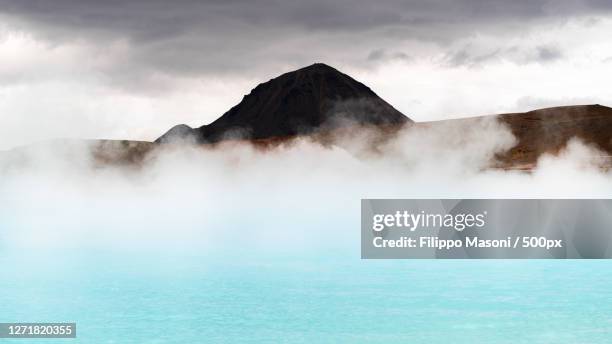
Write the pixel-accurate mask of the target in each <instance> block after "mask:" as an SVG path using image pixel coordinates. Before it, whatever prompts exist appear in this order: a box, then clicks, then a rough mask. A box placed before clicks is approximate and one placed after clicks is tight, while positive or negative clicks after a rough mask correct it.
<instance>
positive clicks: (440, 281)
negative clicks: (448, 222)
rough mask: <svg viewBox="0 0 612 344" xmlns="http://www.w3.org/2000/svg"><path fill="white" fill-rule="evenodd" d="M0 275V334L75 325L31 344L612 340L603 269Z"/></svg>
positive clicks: (230, 262)
mask: <svg viewBox="0 0 612 344" xmlns="http://www.w3.org/2000/svg"><path fill="white" fill-rule="evenodd" d="M0 265H1V266H2V278H1V279H0V291H1V293H0V322H17V321H22V322H32V321H48V322H59V321H66V322H76V323H77V329H78V330H77V333H78V338H77V339H76V340H70V339H61V340H40V339H35V340H30V341H32V342H35V343H64V342H66V343H68V342H70V343H75V342H78V343H609V342H610V341H611V340H612V288H611V286H612V274H610V271H612V262H611V261H587V260H581V261H577V260H576V261H561V260H558V261H552V260H547V261H543V260H540V261H535V260H532V261H526V260H523V261H500V260H497V261H495V260H489V261H478V260H473V261H444V260H421V261H416V260H405V261H366V260H361V259H360V258H359V253H358V252H356V251H354V250H350V249H342V250H340V251H332V250H329V251H325V250H323V251H322V250H316V252H315V251H311V252H309V251H308V250H302V251H297V252H295V253H291V252H289V253H288V252H284V253H280V252H279V253H276V254H274V253H272V254H262V253H261V252H243V253H242V254H237V253H236V252H234V253H231V254H230V253H227V254H221V253H217V254H208V255H207V254H204V253H201V254H197V253H196V254H194V253H189V254H187V253H185V254H180V253H177V252H174V253H166V252H164V251H160V252H156V253H151V252H147V253H125V252H123V253H118V252H112V251H73V252H66V251H64V252H61V254H58V252H52V251H50V252H43V253H40V252H38V253H36V254H33V253H32V252H23V251H22V252H7V251H4V252H3V253H2V254H1V255H0ZM5 341H7V342H15V343H25V342H27V340H23V339H21V340H10V341H9V340H5Z"/></svg>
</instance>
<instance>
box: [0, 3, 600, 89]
mask: <svg viewBox="0 0 612 344" xmlns="http://www.w3.org/2000/svg"><path fill="white" fill-rule="evenodd" d="M611 8H612V5H610V4H609V2H606V1H588V0H584V1H573V2H565V3H564V4H561V3H560V2H558V1H552V0H529V1H528V0H520V1H505V0H486V1H485V0H433V1H416V0H413V1H400V0H386V1H378V2H376V3H372V2H371V1H367V0H356V1H354V0H336V1H333V2H330V1H324V0H314V1H308V2H306V1H297V0H295V1H281V0H256V1H247V0H239V1H222V0H208V1H196V0H179V1H172V2H169V1H165V0H163V1H162V0H132V1H119V0H109V1H96V0H54V1H36V0H0V19H2V20H3V21H4V22H5V23H8V25H10V26H11V27H17V28H22V29H23V30H27V31H29V32H34V33H35V34H36V35H37V36H38V37H41V39H44V40H45V41H48V42H51V44H63V43H66V42H87V44H90V45H92V46H93V47H94V48H93V50H95V55H96V56H97V58H98V59H99V60H100V61H101V62H100V63H99V66H98V67H97V68H98V69H99V70H100V71H101V72H103V73H104V75H106V76H107V77H108V78H110V80H111V81H112V82H115V83H118V84H121V85H124V86H126V87H152V85H154V84H155V83H163V82H164V80H166V81H167V80H168V79H171V78H199V77H207V76H211V75H214V76H217V75H222V74H239V75H243V74H244V73H259V74H261V73H264V74H267V73H270V74H272V75H273V74H274V73H277V72H278V69H279V65H281V66H286V67H297V66H300V65H305V64H310V63H312V62H315V61H325V62H328V63H332V64H335V65H340V66H342V65H353V66H358V67H360V66H361V67H364V66H365V67H367V65H368V62H370V63H371V62H372V61H384V60H389V59H396V60H397V59H402V60H409V59H410V58H412V55H407V54H405V53H402V52H401V49H398V48H397V47H396V46H397V45H400V44H401V43H402V42H404V41H407V40H411V41H423V42H433V43H435V44H439V45H446V46H447V45H449V44H451V43H453V42H455V41H457V40H459V39H462V38H465V37H469V36H470V35H472V34H474V33H476V32H487V33H495V32H499V33H505V34H507V32H513V31H520V30H525V29H526V28H528V27H529V26H530V25H532V24H536V23H541V22H546V21H551V20H565V19H567V18H570V17H573V16H579V15H590V14H597V15H601V14H602V13H607V12H608V11H609V10H610V9H611ZM499 54H501V52H498V51H490V52H488V53H484V54H476V55H475V53H473V52H469V51H459V52H456V53H455V54H454V55H453V56H451V57H449V58H448V61H447V63H448V64H449V65H465V64H472V65H474V64H479V63H484V62H486V61H489V60H492V59H496V58H498V56H499ZM535 56H536V58H538V59H539V60H540V61H542V62H544V61H552V60H555V59H558V58H560V57H561V53H560V51H558V50H554V49H551V48H547V47H542V48H538V50H537V54H536V55H535ZM259 74H258V75H259Z"/></svg>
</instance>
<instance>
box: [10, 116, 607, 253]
mask: <svg viewBox="0 0 612 344" xmlns="http://www.w3.org/2000/svg"><path fill="white" fill-rule="evenodd" d="M369 140H371V137H369V136H368V134H367V133H365V132H364V133H361V134H355V133H353V134H347V135H345V136H343V137H342V138H341V140H340V144H339V145H334V146H329V147H326V146H322V145H320V144H318V143H314V142H312V141H310V140H307V139H302V140H298V141H296V142H294V143H292V144H289V145H284V146H280V147H277V148H274V149H270V150H260V149H256V148H253V147H252V146H250V145H246V144H241V143H227V144H222V145H220V146H217V147H216V148H215V149H205V148H202V147H196V146H183V147H171V146H167V147H166V148H160V149H157V150H156V151H155V152H154V153H153V155H152V156H151V157H150V158H149V159H147V161H146V162H145V163H144V165H143V166H142V167H139V168H134V167H100V166H99V165H96V164H94V163H93V160H92V158H91V156H90V154H89V147H88V145H87V144H85V143H83V142H69V141H63V142H56V143H54V144H46V145H44V144H41V145H37V146H31V147H30V148H28V149H22V150H20V151H19V152H18V153H15V152H13V153H4V154H3V155H2V158H1V159H2V163H1V165H0V166H2V167H1V168H0V205H1V207H0V219H2V220H1V221H0V249H3V250H7V249H17V250H23V251H24V252H27V251H28V250H30V249H36V250H40V249H53V248H63V249H65V248H70V249H76V250H89V249H103V250H105V249H109V250H149V249H150V250H154V251H155V250H161V249H163V250H177V251H180V252H189V251H190V250H195V251H197V252H208V251H210V252H213V251H215V250H221V249H235V250H237V251H241V250H249V249H262V248H263V249H265V250H281V251H282V250H289V251H291V252H295V250H299V249H315V248H316V249H325V248H326V247H327V248H332V247H335V246H337V245H338V242H337V241H336V242H334V241H331V240H330V241H329V242H325V241H324V240H323V239H324V238H328V239H331V238H344V239H346V240H345V241H346V244H347V245H348V246H347V247H349V248H350V249H351V250H355V252H356V251H357V250H358V249H357V247H358V240H359V215H358V214H359V204H360V199H361V198H546V197H548V198H598V197H608V196H609V191H610V186H612V175H611V174H610V173H608V172H606V171H603V170H601V169H600V168H598V167H597V166H598V164H597V163H598V161H597V159H600V158H601V156H602V154H601V152H598V151H597V150H596V149H594V148H593V147H589V146H587V145H585V144H583V143H581V142H579V141H578V140H573V141H571V142H570V144H569V145H568V147H567V149H566V150H564V151H563V152H562V153H561V154H560V155H559V156H544V157H542V158H541V159H540V161H539V163H538V167H537V168H536V169H535V170H534V171H532V172H531V173H524V172H519V171H503V170H494V169H490V168H487V167H488V166H490V162H491V159H492V158H493V157H494V155H495V153H496V152H500V151H503V150H505V149H508V148H510V147H512V145H513V144H514V140H515V139H514V137H513V136H512V134H511V133H510V131H509V130H508V129H507V128H506V127H504V126H502V125H501V124H499V123H498V122H497V121H494V120H487V119H485V120H481V121H477V122H471V123H469V125H468V124H466V125H465V126H463V125H456V124H455V125H453V124H448V125H446V124H440V125H435V126H427V125H419V126H414V127H411V128H408V129H405V130H404V131H402V132H401V133H399V135H397V137H396V138H395V139H393V140H390V141H388V142H386V143H384V144H382V145H381V146H380V147H379V150H380V151H384V152H385V153H384V154H374V153H370V154H365V153H364V152H363V146H365V145H367V142H369Z"/></svg>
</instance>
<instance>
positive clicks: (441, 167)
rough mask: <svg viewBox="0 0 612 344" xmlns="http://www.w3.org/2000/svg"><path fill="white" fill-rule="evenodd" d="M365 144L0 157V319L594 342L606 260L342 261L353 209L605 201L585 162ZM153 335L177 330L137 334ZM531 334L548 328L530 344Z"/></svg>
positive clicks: (489, 139)
mask: <svg viewBox="0 0 612 344" xmlns="http://www.w3.org/2000/svg"><path fill="white" fill-rule="evenodd" d="M370 139H371V138H370V137H369V134H368V133H363V134H354V133H353V134H350V135H346V136H344V137H342V138H339V140H340V144H339V145H337V146H322V145H320V144H318V143H314V142H312V141H310V140H307V139H303V140H298V141H296V142H294V143H292V144H289V145H284V146H280V147H277V148H274V149H271V150H259V149H255V148H253V147H252V146H250V145H245V144H240V143H227V144H222V145H220V146H218V147H217V148H215V149H204V148H201V147H196V146H189V145H185V146H167V147H165V148H160V149H157V150H156V151H155V152H154V153H153V154H152V155H151V156H150V157H149V158H148V159H147V161H146V162H145V163H144V165H143V166H141V167H137V168H135V167H112V166H107V167H100V166H99V165H96V164H95V163H94V162H93V160H92V158H91V156H90V154H89V147H88V146H87V144H84V143H78V142H68V143H59V144H53V145H48V146H45V145H37V146H33V147H31V148H29V149H27V150H25V151H23V152H25V153H23V154H19V155H17V156H19V158H18V159H17V158H16V155H7V156H5V157H4V158H3V161H2V166H3V167H2V168H1V169H0V171H2V172H1V178H0V264H1V265H2V266H4V267H6V269H5V274H6V276H8V277H7V278H6V279H4V280H3V281H2V282H0V289H2V290H3V296H2V297H0V305H2V306H0V314H1V316H0V321H76V322H77V323H78V326H80V327H81V328H82V332H80V333H81V334H80V336H81V337H82V339H83V340H84V342H88V341H87V339H90V340H94V341H97V342H105V341H106V342H111V341H113V340H114V341H115V342H134V343H138V342H142V339H143V338H158V339H160V341H168V342H185V341H190V340H191V341H193V340H196V339H197V338H201V335H202V334H204V335H207V336H208V338H212V339H216V341H228V342H231V341H232V340H233V341H236V340H240V341H249V338H250V340H252V341H253V342H261V341H262V340H265V339H266V338H267V339H269V338H274V337H277V336H282V337H283V338H288V339H287V340H288V341H293V342H312V341H316V340H317V339H320V338H321V334H324V336H325V335H326V336H327V338H338V339H339V340H340V341H364V342H380V341H381V338H384V339H385V341H387V342H394V341H398V342H401V341H402V340H404V341H405V340H407V338H412V339H414V340H415V341H416V342H431V340H432V339H433V338H441V337H436V335H435V333H437V331H438V330H439V329H440V328H443V329H445V331H447V333H449V334H453V336H454V337H455V339H456V340H457V341H456V342H459V343H461V342H466V343H468V342H469V343H473V342H478V340H481V341H482V340H484V339H488V340H492V341H496V342H500V343H504V342H508V343H510V341H508V338H510V337H511V336H508V334H509V333H516V332H513V331H519V330H522V331H523V332H522V335H521V336H522V337H521V338H523V339H527V338H529V339H532V342H542V343H545V342H549V340H551V339H554V340H558V339H563V340H570V341H573V340H575V339H576V337H575V336H574V335H573V333H578V332H576V331H583V332H580V333H583V334H584V336H585V338H591V339H593V340H596V339H600V338H601V337H600V336H605V333H602V332H589V331H591V330H590V328H591V327H592V322H597V323H598V324H600V325H602V326H603V325H604V324H608V323H609V321H612V315H611V314H609V312H606V311H603V310H600V314H599V316H598V317H596V318H590V320H591V323H589V322H585V321H584V320H583V319H584V317H581V316H579V315H580V314H585V312H589V311H592V310H593V309H592V305H594V304H599V305H602V306H606V305H607V303H609V300H607V298H605V297H604V295H605V290H606V289H607V287H604V284H605V283H604V284H601V283H602V282H601V281H603V280H602V279H601V278H604V277H602V275H601V273H599V271H601V268H609V264H608V263H607V261H605V262H586V261H584V262H582V261H580V262H572V263H562V262H556V261H549V262H534V261H522V262H518V261H513V262H508V261H486V262H485V261H468V262H454V261H428V262H423V261H376V262H374V261H364V260H360V253H359V248H360V246H359V233H360V229H359V225H360V224H359V218H360V217H359V207H360V199H361V198H607V197H609V195H610V191H612V175H611V174H610V173H609V172H606V171H604V170H601V169H600V168H599V167H597V162H598V159H600V156H601V153H600V152H598V151H597V150H596V149H594V148H593V147H590V146H587V145H585V144H583V143H581V142H580V141H578V140H574V141H572V142H570V144H569V145H568V147H567V149H566V150H565V151H563V152H561V153H560V154H559V155H558V156H545V157H543V158H542V159H541V160H540V161H539V163H538V167H537V168H536V169H535V170H534V171H533V172H532V173H525V172H519V171H503V170H494V169H490V168H487V166H489V163H490V161H491V159H492V158H493V157H494V154H495V153H496V152H499V151H502V150H504V149H507V148H509V147H511V146H512V145H513V144H514V137H513V136H512V134H511V133H510V131H509V130H508V129H507V128H505V127H503V126H501V125H499V124H498V123H497V122H495V121H492V120H491V121H489V120H483V121H480V122H478V123H477V125H476V126H474V125H471V126H469V127H467V126H466V127H457V126H445V125H440V126H431V127H427V126H424V127H416V128H409V129H406V130H405V131H404V132H402V133H400V135H398V137H397V138H395V139H393V140H391V141H389V142H387V143H385V144H384V145H383V146H382V147H379V148H380V150H381V151H384V152H385V154H377V153H372V152H367V151H366V150H364V147H365V146H367V142H369V140H370ZM567 264H569V265H567ZM595 279H599V281H600V282H595ZM604 279H605V278H604ZM578 280H580V283H577V281H578ZM585 283H586V284H585ZM551 287H556V288H558V289H557V290H551ZM582 292H584V293H588V296H586V294H585V295H584V296H581V297H578V298H576V299H572V300H569V299H567V298H565V299H564V300H565V301H559V300H561V299H563V298H564V296H563V295H566V293H567V295H570V294H572V295H573V294H576V293H582ZM538 297H541V299H538ZM526 300H527V301H526ZM501 304H507V306H500V305H501ZM492 307H495V309H496V310H498V311H496V312H495V314H493V313H492V311H491V309H492ZM525 307H526V308H527V309H529V313H522V312H525ZM608 309H612V307H608ZM377 319H378V320H377ZM406 319H412V320H411V322H407V320H406ZM122 322H128V323H129V325H124V324H122ZM162 323H163V324H171V325H173V326H175V327H176V328H179V329H181V330H182V334H181V335H177V336H175V337H173V336H171V335H169V334H167V333H164V332H163V331H161V330H159V328H152V327H151V326H150V325H151V324H158V325H159V324H162ZM204 324H206V325H204ZM537 324H540V325H541V326H545V327H546V328H547V329H548V330H547V331H545V332H544V334H543V335H536V333H541V331H540V330H541V329H540V328H539V327H538V326H537ZM504 326H505V327H504ZM501 328H505V329H507V330H505V331H503V330H500V329H501ZM108 329H111V330H112V331H109V330H108ZM196 329H201V330H200V331H199V332H198V331H196ZM563 330H565V331H566V332H563ZM415 331H416V332H419V333H420V334H419V335H417V336H415V335H414V333H415ZM508 331H509V332H508ZM539 331H540V332H539ZM483 338H484V339H483ZM504 338H505V339H504ZM291 339H293V340H291ZM196 341H197V340H196Z"/></svg>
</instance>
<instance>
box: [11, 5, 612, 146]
mask: <svg viewBox="0 0 612 344" xmlns="http://www.w3.org/2000/svg"><path fill="white" fill-rule="evenodd" d="M611 33H612V2H611V1H606V0H599V1H598V0H592V1H587V0H576V1H562V0H557V1H552V0H550V1H545V0H531V1H522V0H518V1H507V0H488V1H485V0H430V1H405V0H404V1H400V0H397V1H384V0H383V1H371V0H353V1H348V0H335V1H330V0H314V1H293V0H278V1H274V0H266V1H257V0H244V1H225V0H213V1H195V0H193V1H192V0H182V1H176V0H175V1H167V0H150V1H145V0H135V1H118V0H108V1H97V0H96V1H94V0H46V1H35V0H0V149H7V148H11V147H14V146H17V145H21V144H27V143H31V142H35V141H39V140H44V139H48V138H54V137H79V138H131V139H148V140H150V139H154V138H156V137H157V136H159V135H161V134H162V133H163V132H164V131H165V130H167V129H168V128H169V127H171V126H172V125H174V124H178V123H186V124H189V125H192V126H200V125H202V124H206V123H208V122H210V121H212V120H213V119H215V118H217V117H218V116H220V115H221V114H223V113H224V112H225V111H226V110H228V109H229V108H230V107H231V106H233V105H235V104H236V103H237V102H239V101H240V99H241V98H242V96H243V95H244V94H247V93H248V92H249V91H250V90H251V89H252V88H253V87H255V86H256V85H257V84H258V83H260V82H263V81H266V80H268V79H270V78H272V77H274V76H277V75H279V74H282V73H284V72H287V71H290V70H292V69H296V68H299V67H302V66H305V65H309V64H312V63H314V62H324V63H327V64H329V65H332V66H334V67H336V68H337V69H339V70H341V71H343V72H345V73H347V74H349V75H351V76H353V77H354V78H356V79H357V80H359V81H362V82H364V83H365V84H367V85H368V86H370V87H371V88H372V89H373V90H374V91H375V92H376V93H378V94H379V95H380V96H381V97H383V98H384V99H385V100H387V101H388V102H389V103H391V104H392V105H393V106H395V107H396V108H397V109H399V110H400V111H402V112H403V113H404V114H406V115H408V116H409V117H411V118H413V119H414V120H417V121H424V120H433V119H443V118H451V117H461V116H470V115H481V114H489V113H499V112H511V111H524V110H529V109H534V108H539V107H546V106H555V105H564V104H585V103H601V104H604V105H612V87H610V84H611V82H610V80H609V78H610V76H611V75H612V40H610V35H611Z"/></svg>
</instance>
